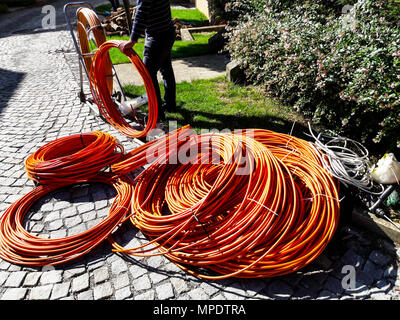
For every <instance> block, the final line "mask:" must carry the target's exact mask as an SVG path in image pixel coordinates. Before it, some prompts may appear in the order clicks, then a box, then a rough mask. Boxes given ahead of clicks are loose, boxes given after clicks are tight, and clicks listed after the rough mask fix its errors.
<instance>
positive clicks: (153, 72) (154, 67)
mask: <svg viewBox="0 0 400 320" xmlns="http://www.w3.org/2000/svg"><path fill="white" fill-rule="evenodd" d="M161 52H162V50H160V43H159V42H158V41H157V40H155V39H154V38H152V37H146V41H145V46H144V50H143V63H144V65H145V66H146V68H147V71H148V72H149V75H150V77H151V79H152V81H153V85H154V90H155V93H156V96H157V107H158V114H159V119H161V120H163V119H165V111H164V110H163V108H162V101H161V93H160V87H159V85H158V79H157V72H158V70H159V69H160V67H161V62H162V55H161V54H160V53H161Z"/></svg>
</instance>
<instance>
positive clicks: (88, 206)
mask: <svg viewBox="0 0 400 320" xmlns="http://www.w3.org/2000/svg"><path fill="white" fill-rule="evenodd" d="M92 210H94V203H92V202H88V203H84V204H81V205H79V206H78V212H79V213H85V212H89V211H92Z"/></svg>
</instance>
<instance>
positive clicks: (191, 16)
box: [95, 4, 215, 64]
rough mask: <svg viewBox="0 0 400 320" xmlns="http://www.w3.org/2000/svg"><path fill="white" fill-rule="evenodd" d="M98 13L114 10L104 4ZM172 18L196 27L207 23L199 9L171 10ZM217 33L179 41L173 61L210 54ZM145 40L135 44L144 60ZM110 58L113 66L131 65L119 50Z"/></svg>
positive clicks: (118, 37)
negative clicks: (209, 41)
mask: <svg viewBox="0 0 400 320" xmlns="http://www.w3.org/2000/svg"><path fill="white" fill-rule="evenodd" d="M95 10H96V11H97V12H100V13H101V12H105V11H110V10H112V7H111V4H104V5H101V6H98V7H96V8H95ZM171 15H172V18H175V17H176V18H178V19H179V20H180V21H181V22H182V23H190V24H193V25H196V26H202V25H204V23H205V22H206V21H207V18H206V16H205V15H204V14H203V13H201V12H200V11H199V10H198V9H173V8H172V9H171ZM214 34H215V32H208V33H194V34H192V36H193V38H194V41H181V40H177V41H175V43H174V46H173V47H172V52H171V56H172V59H177V58H184V57H191V56H199V55H203V54H207V53H209V47H208V39H209V38H210V37H211V36H213V35H214ZM111 39H113V40H129V37H128V36H122V37H120V36H112V37H107V40H111ZM143 49H144V39H139V41H138V43H136V44H135V46H134V50H135V51H136V52H137V53H138V54H139V56H140V58H141V59H143ZM110 57H111V61H112V63H113V64H121V63H129V59H128V58H127V57H126V56H125V55H124V54H122V53H121V52H120V51H119V50H118V49H111V50H110Z"/></svg>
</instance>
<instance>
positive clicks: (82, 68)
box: [63, 2, 135, 120]
mask: <svg viewBox="0 0 400 320" xmlns="http://www.w3.org/2000/svg"><path fill="white" fill-rule="evenodd" d="M71 7H78V9H79V8H81V7H88V8H89V9H91V10H93V6H92V5H91V4H90V3H88V2H69V3H67V4H65V5H64V8H63V12H64V17H65V20H66V22H67V26H68V29H69V31H70V34H71V37H72V40H73V43H74V47H75V50H76V53H77V55H78V62H79V87H80V92H79V99H80V101H81V102H82V103H85V104H87V105H88V106H89V108H90V110H91V111H92V112H93V113H94V114H95V115H96V116H99V117H101V118H102V119H103V120H105V119H104V117H103V116H102V114H101V113H100V111H99V108H98V107H97V105H96V103H95V99H93V94H95V93H94V92H91V93H90V94H89V93H85V90H84V76H85V77H86V80H87V83H90V80H89V71H88V70H87V68H86V65H85V61H84V58H85V57H87V56H94V54H95V52H96V50H97V48H98V46H97V44H96V41H95V39H94V36H93V32H92V30H93V29H95V28H101V29H103V26H101V25H96V26H93V27H91V28H89V29H88V30H87V31H86V35H87V39H88V44H89V48H90V53H85V54H83V53H82V52H81V48H80V46H79V43H78V41H77V39H76V36H75V33H74V29H73V26H72V23H71V21H70V18H69V16H68V9H69V8H71ZM78 9H77V11H76V14H75V16H76V17H77V13H78ZM111 65H112V72H113V73H112V75H110V76H108V77H112V78H114V79H115V80H116V83H117V84H118V90H115V89H114V92H113V93H112V95H111V98H112V99H113V102H114V103H115V104H116V105H117V106H118V107H119V108H120V109H121V108H122V103H125V104H129V105H130V104H132V103H133V102H135V101H134V100H128V99H127V98H126V95H125V92H124V90H123V88H122V85H121V81H120V80H119V78H118V75H117V72H116V71H115V67H114V65H113V64H112V63H111ZM96 100H98V99H96Z"/></svg>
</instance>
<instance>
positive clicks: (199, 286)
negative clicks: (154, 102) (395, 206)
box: [0, 1, 400, 300]
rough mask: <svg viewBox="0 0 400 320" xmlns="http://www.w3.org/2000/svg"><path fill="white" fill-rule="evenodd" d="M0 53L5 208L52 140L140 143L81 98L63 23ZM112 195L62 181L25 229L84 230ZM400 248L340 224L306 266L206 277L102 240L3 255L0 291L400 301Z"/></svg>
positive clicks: (6, 37)
mask: <svg viewBox="0 0 400 320" xmlns="http://www.w3.org/2000/svg"><path fill="white" fill-rule="evenodd" d="M57 3H61V2H60V1H59V2H57ZM35 23H37V21H36V22H35ZM0 51H1V54H0V200H1V203H0V212H4V210H5V209H6V208H7V207H8V206H9V205H10V204H11V203H13V202H14V201H15V200H16V199H17V198H19V197H21V196H22V195H24V194H26V193H27V192H28V191H30V190H32V189H33V188H34V185H33V183H32V182H31V181H29V180H28V179H27V176H26V174H25V171H24V159H25V158H26V157H27V156H28V155H29V154H30V153H32V152H33V151H35V150H36V149H37V148H38V147H40V146H42V145H43V144H45V143H47V142H49V141H52V140H54V139H56V138H58V137H62V136H65V135H70V134H73V133H78V132H86V131H92V130H102V131H105V132H108V133H110V134H112V135H114V136H115V137H117V138H118V139H119V141H120V142H121V143H122V144H123V145H124V146H125V148H126V150H128V151H129V150H131V149H133V148H135V147H137V146H138V144H139V142H138V141H136V140H132V139H130V138H127V137H125V136H123V135H121V134H119V133H118V132H116V131H115V130H114V129H113V128H112V127H111V126H110V125H108V124H107V123H105V122H103V121H102V120H101V119H99V118H98V117H96V116H94V115H93V114H92V113H91V112H90V109H89V107H88V106H86V105H81V103H80V102H79V99H78V91H79V89H78V86H77V79H76V75H77V73H76V71H77V70H76V68H77V64H76V58H75V54H74V52H73V51H72V42H71V38H70V35H69V34H68V32H67V31H66V30H64V29H62V28H60V29H56V30H54V31H50V32H34V33H17V34H10V33H9V34H3V35H2V36H1V37H0ZM114 196H115V192H114V190H113V189H111V188H108V187H104V186H103V185H90V186H76V187H74V188H69V189H61V190H59V191H57V192H54V193H52V194H49V195H48V196H46V197H44V198H42V199H40V201H38V202H37V203H36V204H35V206H34V207H33V208H32V209H31V212H30V214H29V219H28V220H27V224H26V228H27V229H28V230H29V231H30V232H32V233H35V234H40V235H42V236H44V235H47V236H49V237H53V238H57V237H63V236H66V235H70V234H74V233H78V232H81V231H82V230H85V229H87V228H90V227H91V226H93V225H94V224H96V223H98V222H99V221H100V220H101V219H102V218H104V217H105V215H106V214H107V212H108V207H109V205H110V203H111V201H112V199H113V197H114ZM118 235H119V236H118V238H119V241H120V243H121V244H122V245H126V246H134V245H137V244H140V243H144V242H146V239H144V237H143V236H142V235H141V234H140V233H137V232H136V231H135V230H134V229H133V227H132V228H130V227H128V226H127V227H126V229H124V230H121V231H120V232H119V233H118ZM399 256H400V249H399V248H398V247H397V246H396V245H395V244H393V243H391V242H390V241H389V240H387V239H383V238H378V237H376V236H375V235H373V234H371V233H370V232H369V231H367V230H363V229H359V228H357V227H356V226H353V225H351V224H349V223H343V224H342V225H341V227H340V228H339V230H338V232H337V233H336V235H335V238H334V240H333V241H332V242H331V243H330V244H329V246H328V248H327V249H326V251H325V252H324V253H323V255H322V256H320V257H319V258H318V259H317V260H316V261H314V262H313V263H312V264H310V265H309V266H307V267H306V268H304V269H303V270H301V271H300V272H297V273H294V274H291V275H288V276H282V277H278V278H273V279H251V280H243V279H226V280H221V281H204V280H200V279H197V278H195V277H193V276H190V275H188V274H187V273H185V272H183V271H181V270H180V269H179V268H177V267H176V266H175V265H174V264H173V263H171V262H170V261H168V260H167V259H165V258H164V257H162V256H155V257H148V258H127V257H125V256H123V255H118V254H115V253H112V252H111V248H110V245H109V244H108V243H107V242H104V243H103V244H102V245H100V246H99V247H98V248H96V249H95V250H94V251H92V252H90V253H89V254H87V255H86V256H84V257H83V258H81V259H78V260H76V261H75V262H71V263H69V264H67V265H61V266H57V267H43V268H32V267H21V266H18V265H14V264H10V263H8V262H6V261H4V260H0V299H2V300H9V299H12V300H16V299H26V300H36V299H50V300H56V299H69V300H98V299H111V300H123V299H138V300H139V299H160V300H164V299H185V300H186V299H199V300H209V299H222V300H224V299H233V300H234V299H239V300H240V299H399V290H400V273H399V271H398V266H397V265H398V259H399ZM348 265H350V266H353V267H354V268H355V271H356V285H355V288H352V289H345V288H344V287H343V285H342V283H345V282H346V281H345V280H346V278H345V277H346V275H347V273H346V272H344V273H342V271H346V270H348V269H346V268H343V267H344V266H348Z"/></svg>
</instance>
